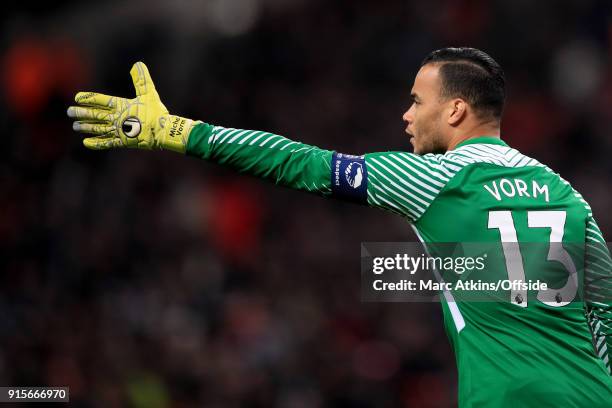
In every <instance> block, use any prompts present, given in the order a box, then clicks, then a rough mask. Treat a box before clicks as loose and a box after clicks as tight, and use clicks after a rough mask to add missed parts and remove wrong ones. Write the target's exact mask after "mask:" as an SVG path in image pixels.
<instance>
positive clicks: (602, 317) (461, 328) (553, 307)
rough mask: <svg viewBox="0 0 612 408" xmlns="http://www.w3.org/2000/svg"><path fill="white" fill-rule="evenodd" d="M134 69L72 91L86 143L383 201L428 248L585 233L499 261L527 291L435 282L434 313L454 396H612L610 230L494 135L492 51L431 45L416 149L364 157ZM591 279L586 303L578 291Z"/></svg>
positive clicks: (497, 81) (555, 400)
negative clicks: (191, 104)
mask: <svg viewBox="0 0 612 408" xmlns="http://www.w3.org/2000/svg"><path fill="white" fill-rule="evenodd" d="M131 75H132V78H133V81H134V86H135V88H136V97H135V98H133V99H125V98H119V97H114V96H107V95H103V94H99V93H92V92H87V93H78V94H77V95H76V98H75V100H76V106H72V107H70V108H69V109H68V116H69V117H71V118H73V119H75V122H74V125H73V127H74V130H76V131H78V132H82V133H86V134H90V135H91V136H90V137H87V138H85V139H84V141H83V143H84V144H85V146H86V147H88V148H90V149H96V150H104V149H111V148H125V147H127V148H139V149H147V150H152V149H164V150H171V151H174V152H178V153H182V154H187V155H190V156H195V157H198V158H200V159H204V160H209V161H213V162H217V163H219V164H222V165H226V166H230V167H232V168H235V169H237V170H238V171H240V172H245V173H249V174H253V175H255V176H258V177H262V178H266V179H269V180H271V181H273V182H274V183H276V184H279V185H283V186H287V187H290V188H294V189H298V190H303V191H308V192H312V193H316V194H320V195H322V196H326V197H333V198H339V199H342V200H350V201H353V202H357V203H361V204H364V205H368V206H371V207H377V208H381V209H385V210H389V211H392V212H394V213H397V214H398V215H400V216H401V217H403V218H405V219H406V220H407V221H409V222H410V223H411V224H412V227H413V228H414V230H415V232H416V233H417V235H418V236H419V238H420V239H421V240H422V241H423V242H424V244H425V246H427V245H428V244H433V243H436V242H503V243H504V248H505V245H506V244H508V245H511V244H513V243H515V244H518V243H520V242H523V241H526V240H528V239H534V237H537V239H536V240H539V239H542V240H543V241H546V242H563V243H570V242H573V243H576V242H579V243H582V244H584V245H585V246H586V248H587V250H589V251H587V254H586V256H584V257H582V258H580V259H581V260H580V259H577V258H576V257H574V259H571V258H570V257H569V256H568V257H565V258H563V259H564V262H563V263H561V262H547V261H546V260H544V261H543V264H542V265H538V267H537V268H535V267H532V265H522V261H521V259H520V256H519V258H518V261H517V260H516V259H514V260H513V262H510V261H509V260H508V259H506V265H504V267H505V266H508V269H507V270H505V269H504V268H501V269H503V270H504V271H505V273H506V275H505V276H498V277H496V278H499V279H503V278H506V279H508V278H509V277H514V278H517V277H518V278H519V279H520V280H523V281H525V280H532V281H535V280H542V281H545V282H546V281H549V283H550V285H549V288H548V289H543V290H540V291H539V292H538V293H537V297H535V298H534V297H529V296H528V293H527V292H526V291H524V290H522V289H521V288H518V289H513V290H510V291H508V293H507V294H505V295H506V296H507V302H489V303H480V302H479V303H475V302H463V301H460V300H459V298H456V294H454V293H453V292H452V291H444V292H443V293H442V296H440V298H441V303H442V311H443V314H444V322H445V326H446V332H447V334H448V336H449V339H450V342H451V345H452V347H453V349H454V351H455V355H456V360H457V367H458V372H459V406H461V407H472V406H474V407H480V406H489V407H555V408H556V407H560V406H561V407H585V406H588V407H590V408H599V407H601V408H603V407H610V406H612V379H611V377H610V350H612V307H611V306H610V300H611V296H610V295H611V293H612V287H611V286H612V284H611V283H610V276H611V272H610V268H611V266H612V261H611V259H610V255H609V252H608V250H607V248H606V246H605V240H604V238H603V236H602V234H601V231H600V230H599V228H598V226H597V223H596V222H595V219H594V218H593V214H592V212H591V209H590V207H589V205H588V204H587V203H586V201H585V200H584V199H583V198H582V196H581V195H580V194H579V193H578V192H576V190H574V189H573V188H572V187H571V186H570V184H569V183H568V182H567V181H565V180H563V179H562V178H561V177H560V176H559V175H558V174H556V173H554V172H553V171H552V170H550V169H549V168H548V167H547V166H545V165H543V164H542V163H539V162H538V161H537V160H535V159H533V158H530V157H528V156H525V155H523V154H521V153H520V152H519V151H517V150H516V149H513V148H511V147H510V146H508V145H507V144H506V143H505V142H504V141H502V140H501V138H500V123H501V117H502V111H503V105H504V99H505V78H504V74H503V71H502V69H501V67H500V66H499V65H498V64H497V62H495V61H494V60H493V59H492V58H491V57H490V56H489V55H487V54H486V53H484V52H482V51H480V50H476V49H473V48H445V49H441V50H437V51H434V52H432V53H431V54H429V55H428V56H427V57H426V58H425V60H424V61H423V63H422V65H421V69H420V70H419V72H418V74H417V76H416V78H415V81H414V85H413V87H412V91H411V97H412V103H411V105H410V108H409V109H408V111H406V113H405V114H404V116H403V120H404V121H405V123H406V133H407V134H408V136H409V137H410V142H411V144H412V145H413V147H414V153H407V152H380V153H370V154H366V155H363V156H353V155H347V154H342V153H338V152H335V151H331V150H324V149H320V148H317V147H314V146H310V145H307V144H303V143H300V142H298V141H296V140H291V139H288V138H285V137H283V136H280V135H276V134H273V133H269V132H266V131H256V130H243V129H234V128H226V127H222V126H216V125H213V124H209V123H204V122H200V121H194V120H191V119H187V118H183V117H180V116H175V115H171V114H170V113H169V112H168V110H167V109H166V107H165V106H164V105H163V104H162V102H161V100H160V97H159V95H158V93H157V91H156V89H155V87H154V85H153V82H152V80H151V77H150V75H149V72H148V70H147V67H146V66H145V65H144V64H143V63H141V62H139V63H136V64H135V65H134V67H133V68H132V70H131ZM512 180H513V181H512ZM504 182H505V183H506V184H504ZM511 182H512V183H514V184H511V185H510V187H512V189H511V190H510V187H508V186H509V184H508V183H511ZM561 251H564V249H563V248H561ZM508 256H509V255H506V257H507V258H508ZM549 259H550V258H549ZM576 262H584V263H585V267H578V268H576V265H574V263H576ZM577 274H578V275H579V276H576V275H577ZM551 276H554V282H551V281H550V280H551ZM585 281H586V282H587V283H586V284H583V283H582V282H585ZM575 282H580V283H579V287H578V286H577V285H576V284H575ZM588 282H591V283H592V282H596V283H597V284H596V285H595V284H593V285H589V284H588ZM590 289H593V291H594V293H593V294H591V295H588V296H585V301H584V302H577V301H574V300H578V297H577V296H578V293H582V291H583V290H584V291H586V292H589V290H590ZM407 312H409V310H408V311H407Z"/></svg>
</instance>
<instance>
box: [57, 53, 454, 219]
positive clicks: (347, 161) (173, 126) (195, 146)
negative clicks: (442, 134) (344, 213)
mask: <svg viewBox="0 0 612 408" xmlns="http://www.w3.org/2000/svg"><path fill="white" fill-rule="evenodd" d="M130 74H131V75H132V79H133V81H134V87H135V89H136V97H135V98H133V99H126V98H119V97H114V96H108V95H103V94H99V93H95V92H79V93H78V94H77V95H76V97H75V101H76V103H77V106H71V107H70V108H69V109H68V116H70V117H71V118H74V119H75V122H74V125H73V128H74V130H76V131H78V132H82V133H87V134H90V135H92V136H91V137H87V138H85V139H84V140H83V144H84V145H85V146H86V147H87V148H90V149H95V150H104V149H111V148H125V147H127V148H139V149H148V150H152V149H167V150H172V151H175V152H179V153H185V154H188V155H192V156H195V157H199V158H201V159H205V160H210V161H214V162H217V163H219V164H223V165H226V166H230V167H232V168H235V169H236V170H238V171H240V172H244V173H249V174H253V175H255V176H258V177H262V178H266V179H269V180H271V181H273V182H275V183H276V184H279V185H283V186H287V187H290V188H294V189H298V190H303V191H307V192H312V193H317V194H320V195H323V196H331V197H334V198H339V199H343V200H350V201H355V202H358V203H362V204H367V205H370V206H372V207H378V208H383V209H386V210H389V211H393V212H395V213H398V214H400V215H402V216H404V217H406V218H408V219H409V220H412V221H414V220H416V219H418V217H419V216H420V215H422V214H423V212H424V211H425V209H426V208H427V207H428V206H429V204H430V203H431V202H432V201H433V199H434V198H435V196H436V195H437V193H438V192H439V191H440V190H441V188H442V187H443V186H444V184H445V183H446V182H447V181H448V179H449V178H450V177H451V176H452V171H449V168H452V166H451V167H448V166H446V165H445V163H443V162H442V161H441V159H439V158H437V157H436V156H434V155H427V156H430V157H425V156H417V155H414V154H410V153H403V152H383V153H371V154H367V155H365V156H353V155H347V154H342V153H337V152H334V151H331V150H325V149H320V148H317V147H315V146H310V145H307V144H303V143H300V142H298V141H294V140H290V139H287V138H285V137H283V136H279V135H276V134H273V133H269V132H264V131H255V130H243V129H233V128H224V127H221V126H213V125H210V124H207V123H203V122H200V121H193V120H191V119H187V118H183V117H180V116H175V115H171V114H170V113H169V112H168V110H167V109H166V107H165V106H164V105H163V103H162V102H161V100H160V97H159V95H158V93H157V90H156V89H155V86H154V85H153V81H152V80H151V76H150V74H149V71H148V69H147V67H146V66H145V65H144V64H143V63H142V62H138V63H136V64H134V66H133V67H132V70H131V71H130Z"/></svg>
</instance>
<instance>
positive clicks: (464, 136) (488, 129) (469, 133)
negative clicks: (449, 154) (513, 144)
mask: <svg viewBox="0 0 612 408" xmlns="http://www.w3.org/2000/svg"><path fill="white" fill-rule="evenodd" d="M499 135H500V130H499V124H497V123H496V124H494V125H492V124H486V125H482V124H480V125H476V126H473V127H471V128H469V129H467V130H465V129H457V132H456V133H455V135H454V136H452V137H451V140H450V142H449V143H448V150H453V149H454V148H455V147H456V146H457V145H458V144H459V143H461V142H464V141H466V140H469V139H475V138H477V137H482V136H489V137H496V138H498V139H499Z"/></svg>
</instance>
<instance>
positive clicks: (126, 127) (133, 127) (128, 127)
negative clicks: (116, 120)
mask: <svg viewBox="0 0 612 408" xmlns="http://www.w3.org/2000/svg"><path fill="white" fill-rule="evenodd" d="M140 129H141V125H140V121H139V120H138V118H134V117H129V118H127V119H126V120H124V121H123V124H122V125H121V130H122V131H123V134H124V135H126V136H127V137H129V138H134V137H137V136H138V135H139V134H140Z"/></svg>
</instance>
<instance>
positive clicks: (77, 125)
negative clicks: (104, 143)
mask: <svg viewBox="0 0 612 408" xmlns="http://www.w3.org/2000/svg"><path fill="white" fill-rule="evenodd" d="M72 129H73V130H74V131H75V132H81V133H88V134H92V135H107V134H109V133H112V132H114V131H115V126H113V125H108V124H104V123H91V122H74V123H73V124H72Z"/></svg>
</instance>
